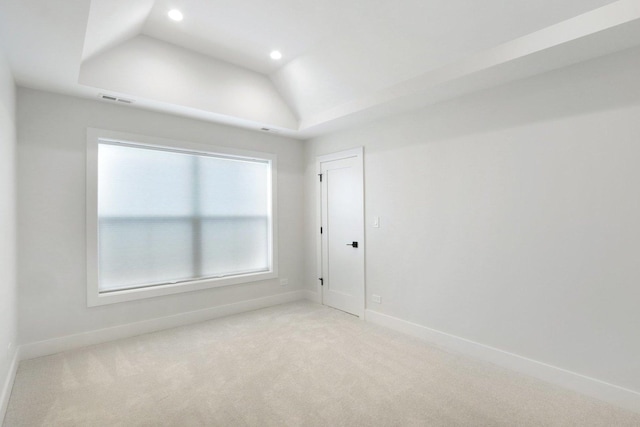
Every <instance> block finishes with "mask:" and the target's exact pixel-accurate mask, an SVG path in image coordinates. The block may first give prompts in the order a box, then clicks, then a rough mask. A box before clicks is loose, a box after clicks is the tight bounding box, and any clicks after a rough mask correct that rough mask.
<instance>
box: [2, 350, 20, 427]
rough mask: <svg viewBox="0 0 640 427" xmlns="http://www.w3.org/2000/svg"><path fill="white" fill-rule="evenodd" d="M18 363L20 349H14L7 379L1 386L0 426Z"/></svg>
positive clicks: (7, 404) (5, 411)
mask: <svg viewBox="0 0 640 427" xmlns="http://www.w3.org/2000/svg"><path fill="white" fill-rule="evenodd" d="M19 363H20V347H18V348H16V349H15V350H14V352H13V358H12V359H11V364H10V365H9V371H8V372H7V378H5V380H4V384H3V385H2V391H1V392H0V425H3V421H4V416H5V414H6V413H7V406H9V398H10V397H11V389H13V382H14V381H15V379H16V372H18V364H19Z"/></svg>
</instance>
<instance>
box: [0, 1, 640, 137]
mask: <svg viewBox="0 0 640 427" xmlns="http://www.w3.org/2000/svg"><path fill="white" fill-rule="evenodd" d="M172 8H178V9H180V10H181V11H182V12H183V14H184V17H185V18H184V20H183V21H182V22H174V21H171V20H169V19H168V18H167V15H166V14H167V11H168V10H169V9H172ZM637 35H640V0H618V1H612V0H536V1H530V0H510V1H504V0H483V1H481V2H480V1H477V0H402V1H399V2H389V1H388V0H318V1H315V2H301V1H300V0H270V1H269V2H265V1H264V0H217V1H202V0H65V1H51V0H0V38H1V39H2V49H3V50H4V52H5V53H6V55H7V57H8V59H9V62H10V64H11V65H12V68H13V71H14V74H15V77H16V80H17V81H18V83H19V84H21V85H25V86H31V87H36V88H41V89H46V90H53V91H57V92H61V93H69V94H72V95H78V96H97V94H98V93H114V94H116V95H119V96H123V97H127V98H131V99H134V100H136V104H135V105H136V106H138V107H142V108H152V109H156V110H162V111H168V112H172V113H176V114H183V115H187V116H195V117H198V118H205V119H209V120H212V121H217V122H224V123H229V124H234V125H239V126H245V127H251V128H260V127H265V126H266V127H271V128H274V129H277V130H279V131H280V132H282V133H284V134H287V135H291V136H296V137H300V138H305V137H308V136H312V135H315V134H319V133H322V132H326V131H329V130H332V129H334V128H336V127H337V126H339V125H340V126H342V125H348V124H350V123H352V122H355V121H360V122H361V121H365V120H368V119H371V118H373V117H374V116H375V117H377V116H380V115H381V114H382V112H384V113H386V114H390V113H393V112H396V111H399V110H403V109H407V108H416V107H419V106H421V105H426V104H429V103H434V102H438V101H441V100H444V99H449V98H451V97H453V96H459V95H462V94H464V93H468V92H470V91H474V90H479V89H482V88H485V87H490V86H494V85H497V84H501V83H504V82H506V81H510V80H513V79H516V78H522V77H526V76H529V75H532V74H535V73H538V72H544V71H547V70H550V69H554V68H558V67H561V66H565V65H568V64H571V63H574V62H577V61H580V60H585V59H589V58H592V57H595V56H599V55H603V54H607V53H610V52H613V51H616V50H620V49H624V48H628V47H631V46H634V45H636V44H640V37H636V36H637ZM636 41H637V42H636ZM273 49H278V50H280V51H281V52H282V53H283V59H282V60H281V61H278V62H275V61H272V60H271V59H270V58H269V52H270V51H271V50H273ZM525 65H526V66H525ZM128 108H130V107H128Z"/></svg>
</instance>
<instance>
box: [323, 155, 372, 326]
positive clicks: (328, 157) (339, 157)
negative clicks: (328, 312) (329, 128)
mask: <svg viewBox="0 0 640 427" xmlns="http://www.w3.org/2000/svg"><path fill="white" fill-rule="evenodd" d="M352 157H355V158H356V159H357V164H358V168H359V169H360V170H359V174H360V176H361V177H362V220H363V221H362V227H363V230H362V237H363V242H362V251H363V259H364V263H363V265H362V268H363V269H364V271H363V278H364V281H363V284H362V286H363V289H362V292H361V295H362V316H360V319H362V320H364V313H365V309H366V306H365V300H366V286H367V275H366V260H367V258H366V256H367V253H366V247H367V246H366V244H365V243H366V236H365V231H366V230H365V229H366V227H365V224H366V220H365V216H364V147H356V148H352V149H350V150H344V151H339V152H337V153H331V154H325V155H323V156H317V157H316V183H317V184H316V274H317V278H318V280H317V284H316V291H317V292H318V301H319V302H320V303H321V304H324V301H323V295H322V285H321V283H320V280H319V278H320V277H322V274H323V272H322V235H321V234H320V227H322V183H321V182H320V179H319V175H320V174H321V173H322V166H321V164H322V163H323V162H330V161H333V160H342V159H349V158H352Z"/></svg>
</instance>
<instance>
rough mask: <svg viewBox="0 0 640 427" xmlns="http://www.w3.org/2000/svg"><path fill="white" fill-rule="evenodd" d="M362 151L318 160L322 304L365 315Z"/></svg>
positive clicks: (345, 152)
mask: <svg viewBox="0 0 640 427" xmlns="http://www.w3.org/2000/svg"><path fill="white" fill-rule="evenodd" d="M362 154H363V150H362V148H358V149H354V150H349V151H344V152H341V153H336V154H332V155H328V156H322V157H319V158H318V169H319V172H318V173H319V174H320V204H321V213H320V217H321V221H320V222H321V225H320V226H321V234H320V235H321V239H320V241H321V251H320V253H321V259H320V265H321V268H320V271H321V277H322V280H321V293H322V303H323V304H325V305H328V306H330V307H334V308H337V309H338V310H342V311H346V312H347V313H351V314H355V315H356V316H360V317H362V316H363V315H364V182H363V167H362V164H363V162H362V160H363V157H362Z"/></svg>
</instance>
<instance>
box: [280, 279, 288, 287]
mask: <svg viewBox="0 0 640 427" xmlns="http://www.w3.org/2000/svg"><path fill="white" fill-rule="evenodd" d="M288 284H289V279H280V286H287V285H288Z"/></svg>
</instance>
